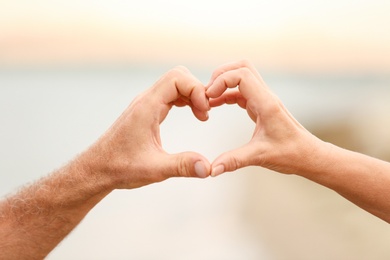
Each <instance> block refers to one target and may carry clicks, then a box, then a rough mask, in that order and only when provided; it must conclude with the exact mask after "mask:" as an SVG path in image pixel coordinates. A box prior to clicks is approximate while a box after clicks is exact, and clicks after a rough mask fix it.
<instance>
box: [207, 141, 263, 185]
mask: <svg viewBox="0 0 390 260" xmlns="http://www.w3.org/2000/svg"><path fill="white" fill-rule="evenodd" d="M257 154H258V152H257V151H256V148H255V146H254V145H251V144H250V143H248V144H246V145H244V146H242V147H240V148H237V149H234V150H231V151H228V152H225V153H223V154H221V155H220V156H218V157H217V158H216V159H215V160H214V162H213V163H212V164H211V176H213V177H215V176H218V175H220V174H222V173H224V172H231V171H235V170H237V169H240V168H243V167H246V166H250V165H256V163H255V161H254V159H253V158H256V157H257Z"/></svg>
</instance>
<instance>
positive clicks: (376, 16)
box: [0, 0, 390, 72]
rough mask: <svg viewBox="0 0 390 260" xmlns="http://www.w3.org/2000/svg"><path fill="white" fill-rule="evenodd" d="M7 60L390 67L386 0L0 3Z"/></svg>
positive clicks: (0, 49)
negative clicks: (248, 60) (247, 60)
mask: <svg viewBox="0 0 390 260" xmlns="http://www.w3.org/2000/svg"><path fill="white" fill-rule="evenodd" d="M0 7H1V8H0V64H1V65H3V66H15V65H16V66H17V65H26V64H27V65H40V64H41V65H42V64H43V65H48V64H49V65H50V64H122V63H147V64H149V63H168V64H170V63H172V64H176V63H180V64H184V65H185V64H187V63H191V64H198V65H204V64H207V66H214V65H216V64H220V63H224V62H227V61H231V60H237V59H242V58H247V59H250V60H252V61H253V62H255V63H257V64H259V65H260V67H264V68H266V69H270V70H286V71H295V70H298V71H302V70H303V71H317V70H319V71H337V70H342V71H349V70H356V71H365V70H369V71H382V72H383V71H385V72H388V71H390V47H389V46H390V30H389V25H390V16H389V15H388V14H389V13H390V2H389V1H386V0H370V1H362V0H360V1H359V0H358V1H357V0H355V1H352V0H330V1H329V0H328V1H325V0H314V1H309V0H298V1H287V0H275V1H262V0H241V1H221V0H217V1H205V0H200V1H192V2H190V1H179V0H166V1H152V0H144V1H123V0H112V1H92V0H80V1H77V0H67V1H58V0H53V1H49V0H37V1H27V0H2V1H1V2H0Z"/></svg>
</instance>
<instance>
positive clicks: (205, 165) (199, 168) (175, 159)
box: [161, 152, 211, 178]
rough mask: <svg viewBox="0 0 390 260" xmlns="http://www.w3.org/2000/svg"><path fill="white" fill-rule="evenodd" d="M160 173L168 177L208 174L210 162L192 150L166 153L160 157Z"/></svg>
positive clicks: (202, 176) (203, 175) (200, 176)
mask: <svg viewBox="0 0 390 260" xmlns="http://www.w3.org/2000/svg"><path fill="white" fill-rule="evenodd" d="M161 169H162V174H164V175H165V178H170V177H198V178H206V177H208V176H210V172H211V165H210V162H209V161H208V160H207V159H206V158H205V157H203V156H202V155H200V154H198V153H194V152H182V153H178V154H166V155H165V156H163V157H162V158H161Z"/></svg>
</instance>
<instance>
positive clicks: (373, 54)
mask: <svg viewBox="0 0 390 260" xmlns="http://www.w3.org/2000/svg"><path fill="white" fill-rule="evenodd" d="M389 13H390V2H389V1H387V0H370V1H368V0H367V1H363V0H362V1H357V0H337V1H336V0H327V1H325V0H311V1H309V0H297V1H287V0H274V1H263V0H256V1H255V0H241V1H236V2H234V1H203V0H200V1H192V2H189V1H178V0H165V1H151V0H144V1H123V0H111V1H96V0H95V1H92V0H77V1H76V0H67V1H64V0H61V1H59V0H50V1H49V0H37V1H26V0H12V1H11V0H2V1H1V2H0V173H1V174H0V193H1V194H0V195H3V196H4V195H6V194H8V193H10V192H12V191H14V190H16V189H17V188H18V187H20V186H22V185H25V184H27V183H30V182H32V181H34V180H36V179H38V178H40V177H41V176H44V175H46V174H48V173H50V172H51V171H53V170H54V169H56V168H58V167H61V165H64V164H65V163H66V162H67V161H69V160H70V159H72V158H73V157H74V156H76V155H77V154H78V153H79V152H81V151H83V150H84V149H86V148H87V147H88V146H89V145H90V144H91V143H93V142H94V140H96V139H97V138H98V137H99V136H100V135H101V134H102V133H103V132H104V131H105V130H106V129H107V128H108V127H109V126H110V125H111V123H112V122H114V120H115V119H116V118H117V117H118V116H119V115H120V114H121V112H122V111H123V110H124V109H125V108H126V107H127V105H128V104H129V103H130V102H131V100H132V99H133V98H135V97H136V96H137V95H138V94H139V93H141V92H142V91H144V90H145V89H147V88H148V87H150V86H151V85H152V84H153V83H154V82H155V81H156V80H157V79H158V78H159V77H160V76H161V75H162V74H163V73H165V72H166V71H167V70H169V69H170V68H172V67H174V66H176V65H184V66H186V67H188V68H189V69H190V70H191V71H192V72H193V74H194V75H195V76H197V77H198V78H199V79H200V80H201V81H202V82H204V83H205V84H206V83H207V82H208V80H209V78H210V76H211V73H212V71H213V69H214V68H216V67H217V66H219V65H221V64H224V63H226V62H230V61H235V60H239V59H242V58H247V59H249V60H251V61H252V62H253V63H254V64H255V65H256V67H257V68H258V70H259V71H260V73H261V74H262V75H263V77H264V79H265V81H266V82H267V83H268V85H269V86H270V88H271V89H272V90H273V91H274V92H275V93H276V94H277V95H278V96H279V97H280V98H281V99H282V101H283V102H284V104H285V105H286V107H287V108H288V109H289V110H290V111H291V113H292V114H293V115H294V116H295V117H296V118H297V119H298V121H300V122H301V123H302V124H303V125H304V126H305V127H307V128H308V129H309V130H310V131H311V132H313V133H314V134H315V135H317V136H318V137H320V138H322V139H323V140H326V141H329V142H333V143H335V144H337V145H339V146H342V147H345V148H348V149H352V150H355V151H359V152H363V153H365V154H369V155H371V156H375V157H378V158H381V159H384V160H390V146H389V144H390V134H389V130H388V129H389V127H390V119H389V116H388V113H389V111H390V102H389V100H390V28H389V25H390V16H389ZM161 128H162V130H161V131H162V133H161V135H162V141H163V145H164V148H165V149H166V150H167V151H168V152H171V153H176V152H180V151H184V150H193V151H197V152H200V153H202V154H204V155H205V156H206V157H207V158H209V160H210V161H212V160H213V159H214V158H215V157H216V156H218V155H219V154H220V153H221V152H223V151H226V150H228V149H232V148H235V147H238V146H239V145H241V144H244V143H245V142H247V141H248V140H249V139H250V137H251V134H252V131H253V129H254V124H253V123H252V122H251V121H250V120H249V118H248V116H247V114H246V112H245V111H243V110H241V109H239V108H238V107H237V106H224V107H220V108H216V109H214V110H212V111H211V112H210V120H209V121H208V122H205V123H201V122H199V121H197V120H196V119H195V118H194V117H193V116H192V115H191V112H190V109H188V108H173V109H172V111H171V113H170V115H169V116H168V118H167V120H166V121H165V122H163V124H162V125H161ZM389 239H390V229H389V226H388V224H386V223H385V222H384V221H382V220H379V219H378V218H376V217H374V216H372V215H370V214H368V213H366V212H365V211H363V210H361V209H360V208H358V207H356V206H355V205H353V204H352V203H350V202H349V201H347V200H345V199H344V198H342V197H341V196H339V195H338V194H336V193H335V192H333V191H331V190H328V189H327V188H324V187H322V186H320V185H317V184H315V183H311V182H309V181H307V180H305V179H302V178H300V177H297V176H286V175H282V174H278V173H274V172H271V171H268V170H265V169H261V168H256V167H248V168H245V169H242V170H238V171H236V172H233V173H227V174H225V175H222V176H219V177H218V178H208V179H206V180H198V179H170V180H168V181H165V182H163V183H159V184H153V185H149V186H147V187H143V188H141V189H136V190H120V191H115V192H113V193H112V194H110V195H109V196H108V197H106V198H105V199H104V200H103V201H102V202H101V203H100V204H99V205H98V206H97V207H95V208H94V209H93V210H92V211H91V212H90V214H89V215H88V216H87V217H86V219H85V220H84V221H83V222H82V223H81V224H80V225H79V226H78V227H77V228H76V230H75V231H74V232H73V233H71V234H70V235H69V236H68V237H67V238H66V239H65V241H63V242H62V243H61V244H60V245H59V247H58V248H56V249H55V250H54V251H53V252H52V253H51V254H50V255H49V257H48V259H213V260H214V259H232V260H234V259H250V260H252V259H253V260H254V259H266V260H268V259H271V260H273V259H300V260H302V259H389V258H390V251H389V247H388V245H389V242H388V241H390V240H389Z"/></svg>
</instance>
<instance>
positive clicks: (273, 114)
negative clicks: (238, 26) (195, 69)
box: [206, 60, 390, 223]
mask: <svg viewBox="0 0 390 260" xmlns="http://www.w3.org/2000/svg"><path fill="white" fill-rule="evenodd" d="M237 86H238V89H237V88H236V87H237ZM229 89H230V91H229ZM231 89H233V90H231ZM206 94H207V96H208V97H209V98H210V105H211V107H216V106H220V105H223V104H238V105H239V106H240V107H242V108H244V109H246V111H247V112H248V115H249V116H250V118H251V119H252V120H253V121H254V122H255V123H256V127H255V130H254V133H253V136H252V139H251V140H250V141H249V142H248V143H247V144H245V145H243V146H242V147H240V148H238V149H235V150H232V151H228V152H225V153H223V154H222V155H220V156H219V157H217V158H216V159H215V160H214V162H213V163H212V172H211V175H212V176H217V175H219V174H222V173H224V172H229V171H235V170H237V169H239V168H243V167H246V166H249V165H254V166H261V167H265V168H268V169H270V170H274V171H278V172H281V173H285V174H296V175H299V176H302V177H305V178H307V179H309V180H312V181H314V182H316V183H318V184H321V185H324V186H326V187H328V188H330V189H332V190H334V191H336V192H338V193H339V194H341V195H342V196H344V197H345V198H347V199H348V200H350V201H351V202H353V203H355V204H356V205H358V206H359V207H361V208H363V209H365V210H366V211H368V212H370V213H372V214H374V215H376V216H377V217H379V218H381V219H383V220H384V221H386V222H388V223H390V163H388V162H385V161H381V160H378V159H376V158H372V157H369V156H366V155H363V154H360V153H356V152H353V151H349V150H346V149H342V148H340V147H337V146H335V145H333V144H330V143H327V142H324V141H322V140H320V139H318V138H317V137H315V136H314V135H312V134H311V133H310V132H309V131H308V130H306V129H305V128H304V127H303V126H302V125H301V124H299V123H298V122H297V120H295V119H294V117H293V116H292V115H291V114H290V113H289V112H288V111H287V109H286V108H285V107H284V105H283V104H282V102H281V101H280V100H279V98H278V97H276V96H275V95H274V94H273V93H272V92H271V90H270V89H269V88H268V87H267V85H266V84H265V82H264V81H263V79H262V78H261V76H260V74H259V73H258V72H257V71H256V69H255V68H254V66H253V65H252V64H251V63H250V62H249V61H246V60H244V61H240V62H236V63H229V64H226V65H223V66H221V67H219V68H218V69H217V70H215V72H214V73H213V75H212V78H211V80H210V83H209V84H208V89H207V91H206Z"/></svg>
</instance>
